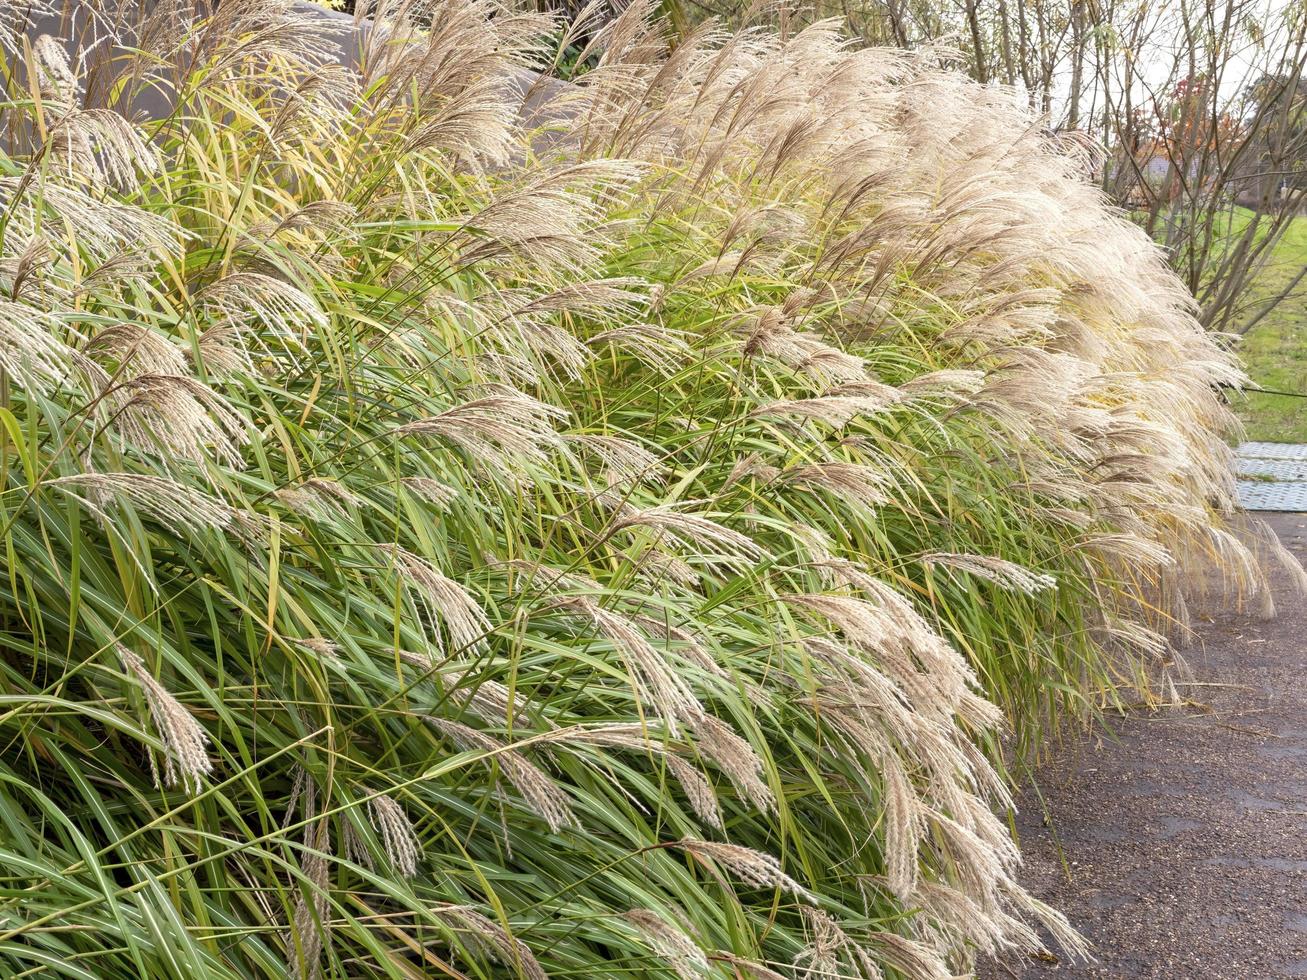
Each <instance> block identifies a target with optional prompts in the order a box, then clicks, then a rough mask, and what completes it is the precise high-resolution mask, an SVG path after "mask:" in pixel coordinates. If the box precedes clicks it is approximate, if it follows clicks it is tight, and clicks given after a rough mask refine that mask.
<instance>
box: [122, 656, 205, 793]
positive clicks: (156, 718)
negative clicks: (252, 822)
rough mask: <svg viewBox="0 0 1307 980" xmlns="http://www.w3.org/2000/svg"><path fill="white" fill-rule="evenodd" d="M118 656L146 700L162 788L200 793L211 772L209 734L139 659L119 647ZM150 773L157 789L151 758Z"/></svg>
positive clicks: (156, 777)
mask: <svg viewBox="0 0 1307 980" xmlns="http://www.w3.org/2000/svg"><path fill="white" fill-rule="evenodd" d="M117 653H118V659H119V660H120V661H121V662H122V665H123V666H124V667H125V668H126V669H127V670H128V671H129V672H130V674H131V676H132V678H133V679H134V680H135V681H136V683H137V685H138V686H139V687H140V689H141V693H142V694H143V695H144V696H145V704H146V706H147V707H148V708H149V709H150V719H151V721H153V723H154V728H155V731H157V732H158V733H159V740H160V741H161V742H162V743H163V784H164V785H166V786H181V788H182V789H183V790H185V791H186V792H188V793H198V792H200V789H201V787H202V785H203V784H202V783H201V779H202V778H203V777H204V776H207V775H208V774H209V773H211V772H213V761H212V760H211V759H210V758H209V752H208V746H209V736H208V733H207V732H205V730H204V729H203V728H201V727H200V723H199V722H197V721H196V720H195V717H194V716H193V715H192V714H191V713H190V712H189V711H187V710H186V708H185V707H183V706H182V703H181V702H180V701H178V700H177V699H176V698H175V697H173V696H172V694H171V693H170V692H169V691H168V689H167V688H166V687H164V686H163V685H162V684H160V683H159V682H158V681H157V680H155V677H154V675H153V674H151V673H150V672H149V670H147V669H146V667H145V662H144V661H143V660H141V658H140V657H138V656H137V655H136V654H134V653H133V652H132V651H131V650H128V649H127V648H126V647H124V646H122V645H119V646H118V648H117ZM150 770H151V772H153V773H154V782H155V785H156V786H157V785H159V773H158V770H157V769H156V768H155V764H154V756H153V755H151V756H150Z"/></svg>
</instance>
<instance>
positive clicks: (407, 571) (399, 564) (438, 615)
mask: <svg viewBox="0 0 1307 980" xmlns="http://www.w3.org/2000/svg"><path fill="white" fill-rule="evenodd" d="M385 550H386V551H387V552H388V553H389V555H390V556H391V558H392V559H393V560H394V563H395V568H396V569H397V570H398V571H399V574H400V576H401V577H402V578H403V580H404V583H405V584H406V585H407V587H408V589H409V591H410V593H411V594H412V596H413V598H414V599H415V600H416V601H417V603H418V604H419V605H420V606H421V607H422V609H423V610H424V611H425V612H426V614H427V616H428V618H429V619H430V621H431V622H433V623H444V625H445V630H446V631H447V632H448V634H449V642H450V645H451V646H452V647H453V648H454V649H455V650H472V649H475V648H476V647H478V646H480V645H481V644H482V643H483V642H484V641H485V638H486V635H487V634H488V633H490V632H491V631H492V630H493V629H494V626H493V624H492V623H491V622H490V620H489V619H488V618H487V617H486V614H485V611H484V610H483V609H482V608H481V606H480V605H479V604H478V603H477V601H476V600H475V599H474V598H472V595H471V594H470V593H469V592H468V591H467V589H465V588H464V587H463V586H461V585H459V584H458V583H457V582H455V581H454V580H453V579H451V578H449V577H447V576H446V575H445V574H443V573H442V572H441V571H440V570H439V569H437V568H436V567H435V566H434V565H432V564H431V563H430V562H429V561H427V560H426V559H424V558H423V557H422V556H420V555H415V554H414V553H413V552H411V551H408V550H407V549H405V548H403V547H401V546H399V545H389V546H385Z"/></svg>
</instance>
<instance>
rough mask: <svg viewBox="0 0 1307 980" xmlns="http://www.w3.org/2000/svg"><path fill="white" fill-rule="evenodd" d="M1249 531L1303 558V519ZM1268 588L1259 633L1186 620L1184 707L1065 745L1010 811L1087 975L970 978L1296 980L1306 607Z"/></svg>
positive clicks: (1254, 623) (1306, 758)
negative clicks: (1088, 951) (1189, 642)
mask: <svg viewBox="0 0 1307 980" xmlns="http://www.w3.org/2000/svg"><path fill="white" fill-rule="evenodd" d="M1261 516H1262V517H1263V518H1265V519H1266V520H1267V522H1268V523H1269V524H1270V525H1271V526H1272V527H1273V528H1274V529H1275V531H1276V533H1277V534H1279V536H1280V539H1281V540H1282V541H1283V542H1284V544H1285V545H1286V546H1287V547H1288V548H1289V549H1290V551H1292V552H1293V554H1295V555H1296V556H1298V557H1299V558H1301V559H1307V514H1267V515H1261ZM1276 584H1277V588H1276V605H1277V610H1278V615H1277V616H1276V618H1274V619H1270V620H1259V619H1257V618H1255V617H1253V616H1251V615H1239V614H1233V613H1230V614H1222V615H1215V616H1208V617H1202V618H1197V617H1196V619H1197V621H1196V622H1195V628H1196V629H1197V633H1198V636H1197V639H1196V642H1195V644H1194V646H1193V648H1192V649H1190V650H1188V651H1186V653H1185V658H1186V660H1187V661H1188V664H1189V666H1190V668H1192V676H1191V677H1190V679H1189V680H1188V682H1186V683H1184V684H1182V685H1180V686H1179V688H1178V690H1179V693H1180V696H1181V699H1182V700H1183V701H1184V702H1185V703H1184V705H1183V706H1182V707H1178V708H1168V709H1164V710H1161V711H1151V712H1145V711H1139V712H1135V713H1132V714H1129V715H1127V716H1126V717H1119V716H1118V717H1115V718H1112V719H1110V720H1109V727H1110V731H1109V732H1107V733H1104V734H1101V735H1096V736H1093V737H1088V738H1079V739H1075V740H1071V741H1069V742H1067V743H1064V744H1063V745H1061V746H1060V747H1058V748H1057V749H1056V750H1055V751H1054V752H1053V753H1052V754H1053V757H1054V761H1053V762H1051V763H1050V764H1048V765H1047V766H1045V767H1043V768H1042V769H1041V770H1040V771H1039V773H1038V774H1037V777H1036V785H1037V786H1038V795H1037V794H1036V793H1035V792H1034V791H1031V790H1027V791H1026V792H1025V793H1024V794H1023V796H1022V797H1021V799H1020V801H1019V805H1020V807H1021V813H1020V814H1019V815H1018V818H1017V827H1018V830H1019V833H1020V837H1021V846H1022V851H1023V853H1024V855H1025V864H1026V866H1025V871H1024V875H1023V879H1024V882H1025V884H1026V885H1027V886H1028V887H1029V888H1031V889H1032V890H1033V891H1034V893H1035V894H1036V895H1038V896H1039V897H1040V898H1042V899H1044V900H1045V901H1048V902H1050V903H1052V904H1053V905H1055V906H1056V907H1058V908H1060V909H1062V910H1063V911H1064V912H1066V913H1067V915H1068V916H1069V917H1070V918H1071V920H1072V922H1073V923H1074V924H1075V925H1076V926H1077V928H1079V929H1080V930H1081V932H1083V933H1084V934H1085V935H1086V936H1087V937H1088V939H1089V940H1090V941H1091V942H1092V943H1093V945H1094V954H1095V957H1096V960H1095V961H1093V962H1088V963H1086V962H1073V961H1070V960H1068V959H1066V958H1049V959H1043V958H1024V957H1020V958H1011V957H1010V958H1008V959H1005V960H1003V961H1001V962H998V963H986V964H983V965H982V966H981V968H980V970H979V974H978V975H979V976H980V977H983V978H985V980H1005V978H1010V977H1019V978H1021V980H1039V978H1044V977H1056V978H1059V980H1062V978H1072V977H1075V978H1090V977H1092V978H1108V977H1110V978H1122V980H1126V978H1128V980H1134V978H1145V977H1147V978H1153V977H1156V978H1162V977H1165V978H1168V980H1179V978H1202V980H1227V978H1228V980H1260V978H1273V977H1307V600H1304V599H1303V597H1301V596H1298V595H1296V594H1294V593H1293V592H1292V591H1291V590H1290V589H1289V587H1288V582H1287V579H1285V578H1282V579H1280V580H1277V583H1276ZM1040 795H1042V797H1043V802H1042V804H1041V801H1040V799H1039V796H1040ZM1046 815H1047V816H1046Z"/></svg>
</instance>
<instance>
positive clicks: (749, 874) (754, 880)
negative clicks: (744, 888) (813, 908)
mask: <svg viewBox="0 0 1307 980" xmlns="http://www.w3.org/2000/svg"><path fill="white" fill-rule="evenodd" d="M676 847H678V848H680V849H681V850H683V851H685V852H686V853H687V854H690V855H692V856H693V857H695V858H698V859H699V860H700V861H704V862H708V861H711V862H713V863H714V864H717V865H720V866H721V867H723V868H725V869H726V870H727V871H728V872H729V873H730V874H732V875H734V876H735V877H737V878H739V879H740V880H741V881H743V882H745V883H747V884H749V885H753V886H754V887H756V888H779V889H780V890H781V891H782V892H787V893H788V894H790V895H793V896H794V897H795V898H799V899H803V900H806V901H811V900H813V898H814V896H813V894H812V893H811V892H809V891H808V890H807V889H806V888H804V887H803V886H802V885H801V884H799V883H798V882H797V881H795V880H794V879H793V878H791V877H790V876H789V875H787V874H786V873H785V872H784V870H782V868H781V864H780V862H779V861H777V860H776V858H774V857H772V856H771V855H770V854H764V853H763V852H762V851H755V850H753V849H752V848H748V847H743V846H741V845H739V844H728V843H724V842H722V841H707V840H691V839H689V838H686V839H684V840H680V841H677V842H676Z"/></svg>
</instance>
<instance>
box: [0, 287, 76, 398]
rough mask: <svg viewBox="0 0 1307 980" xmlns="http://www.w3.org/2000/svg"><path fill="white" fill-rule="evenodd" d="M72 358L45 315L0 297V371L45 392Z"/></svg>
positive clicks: (66, 369)
mask: <svg viewBox="0 0 1307 980" xmlns="http://www.w3.org/2000/svg"><path fill="white" fill-rule="evenodd" d="M72 358H73V351H72V350H71V349H69V347H68V346H67V345H66V344H65V343H64V342H63V341H61V340H60V339H59V336H58V333H57V325H56V323H55V322H54V321H53V320H52V319H51V318H50V317H49V315H48V314H45V313H42V312H41V311H40V310H36V309H32V308H31V307H30V306H27V305H24V304H21V303H15V302H11V301H9V300H0V370H3V371H4V372H5V374H7V375H8V376H10V377H12V378H14V379H15V380H17V381H18V382H19V383H20V384H21V385H23V387H26V388H31V389H33V390H35V391H47V390H49V389H51V388H52V387H53V386H54V385H57V384H58V383H59V382H61V381H63V380H64V379H65V378H66V377H67V376H68V374H69V373H70V367H71V361H72Z"/></svg>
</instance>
